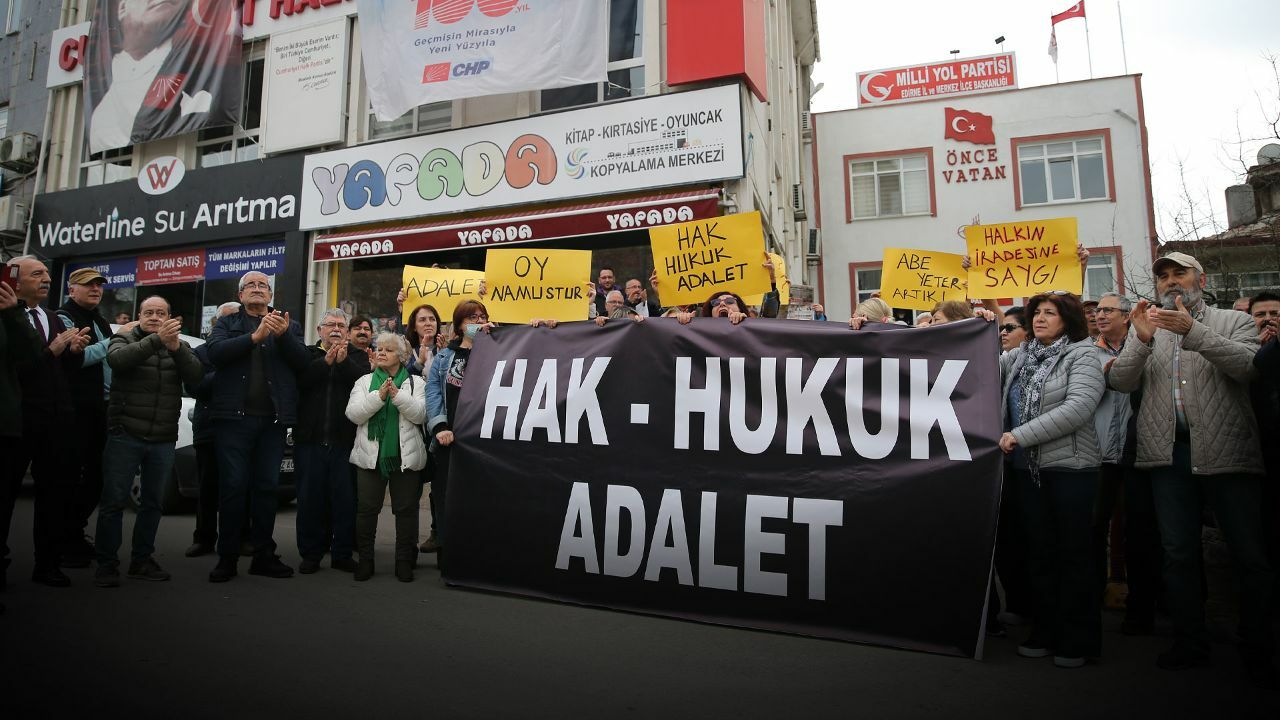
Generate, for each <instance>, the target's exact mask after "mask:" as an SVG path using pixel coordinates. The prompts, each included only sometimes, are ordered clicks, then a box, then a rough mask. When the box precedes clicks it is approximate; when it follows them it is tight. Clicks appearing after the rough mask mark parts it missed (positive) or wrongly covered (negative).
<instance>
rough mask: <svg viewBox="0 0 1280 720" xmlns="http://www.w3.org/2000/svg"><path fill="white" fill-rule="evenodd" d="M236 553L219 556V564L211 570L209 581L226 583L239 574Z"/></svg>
mask: <svg viewBox="0 0 1280 720" xmlns="http://www.w3.org/2000/svg"><path fill="white" fill-rule="evenodd" d="M237 559H238V558H237V557H236V556H235V555H229V556H227V557H220V558H218V564H217V565H216V566H215V567H214V568H213V570H211V571H210V572H209V582H213V583H224V582H227V581H228V580H230V579H231V578H233V577H235V576H236V575H237V573H236V561H237Z"/></svg>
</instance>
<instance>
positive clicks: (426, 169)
mask: <svg viewBox="0 0 1280 720" xmlns="http://www.w3.org/2000/svg"><path fill="white" fill-rule="evenodd" d="M742 157H743V153H742V115H741V109H740V106H739V89H738V86H737V85H724V86H720V87H713V88H707V89H704V90H694V91H691V92H681V93H671V94H668V95H660V96H657V97H652V98H643V99H639V100H630V101H625V102H619V103H610V104H608V105H602V106H598V107H592V108H587V109H584V110H574V111H569V112H562V113H554V114H550V115H542V116H538V117H531V118H525V119H521V120H513V121H509V122H502V123H496V124H493V125H485V126H480V127H473V128H465V129H462V130H456V131H453V132H444V133H436V134H432V135H422V136H418V137H413V138H406V139H404V140H394V141H390V142H384V143H377V144H372V145H361V146H359V147H354V148H347V149H344V150H336V151H334V152H328V153H319V154H315V155H309V156H308V157H307V160H306V171H305V175H304V180H303V188H302V221H301V226H302V228H303V229H307V230H310V229H315V228H328V227H338V226H342V225H351V224H356V223H374V222H382V221H387V220H399V219H402V218H415V217H423V216H427V215H439V214H443V213H455V212H464V211H474V210H479V209H483V208H494V207H502V206H508V205H518V204H525V203H536V202H545V201H549V200H562V199H567V198H577V197H586V196H590V195H604V194H610V193H619V192H629V191H635V190H643V189H649V188H658V187H668V186H673V185H684V184H689V183H701V182H711V181H716V180H725V179H729V178H739V177H742V175H743V165H742Z"/></svg>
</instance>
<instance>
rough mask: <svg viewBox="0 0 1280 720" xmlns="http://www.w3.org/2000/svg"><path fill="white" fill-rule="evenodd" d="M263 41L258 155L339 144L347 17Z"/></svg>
mask: <svg viewBox="0 0 1280 720" xmlns="http://www.w3.org/2000/svg"><path fill="white" fill-rule="evenodd" d="M268 42H269V44H268V46H267V68H266V71H267V87H266V94H265V96H264V100H263V103H262V107H263V110H264V112H265V113H266V118H265V120H264V122H263V137H262V150H263V152H270V153H277V152H284V151H286V150H297V149H298V148H307V147H315V146H317V145H325V144H328V143H334V142H338V141H340V140H341V139H342V133H343V124H344V123H343V120H344V118H345V117H346V113H344V112H343V102H344V101H345V98H346V82H345V79H346V77H347V19H346V18H345V17H339V18H338V19H336V20H333V21H330V22H326V23H321V24H319V25H310V26H308V27H304V28H299V29H298V30H293V31H290V32H284V33H279V34H277V35H272V36H271V39H270V40H269V41H268ZM300 118H305V119H306V121H305V122H299V119H300Z"/></svg>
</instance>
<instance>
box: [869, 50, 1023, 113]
mask: <svg viewBox="0 0 1280 720" xmlns="http://www.w3.org/2000/svg"><path fill="white" fill-rule="evenodd" d="M1016 87H1018V73H1017V68H1016V66H1015V64H1014V56H1013V53H998V54H995V55H985V56H982V57H971V58H963V59H956V60H947V61H945V62H936V63H925V64H923V65H906V66H903V67H896V68H887V69H884V70H870V71H867V72H860V73H858V106H859V107H867V106H868V105H889V104H892V103H900V102H911V101H915V100H931V99H933V98H936V97H943V96H951V95H969V94H972V93H979V92H990V91H992V90H1012V89H1014V88H1016Z"/></svg>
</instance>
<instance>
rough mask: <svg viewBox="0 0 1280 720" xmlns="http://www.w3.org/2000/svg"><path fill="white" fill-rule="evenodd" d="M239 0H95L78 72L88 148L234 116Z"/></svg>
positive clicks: (238, 91) (239, 71)
mask: <svg viewBox="0 0 1280 720" xmlns="http://www.w3.org/2000/svg"><path fill="white" fill-rule="evenodd" d="M240 46H241V38H240V4H239V3H234V2H217V3H210V2H195V1H193V0H185V1H182V0H176V1H174V2H163V3H161V2H150V3H148V2H133V1H132V0H101V1H100V2H98V5H97V10H96V11H95V12H94V16H93V28H92V31H91V32H90V33H89V44H88V49H87V61H86V63H85V72H84V91H85V97H86V99H87V100H86V102H85V104H84V106H85V126H86V128H87V129H86V132H85V135H86V136H87V137H88V139H89V140H88V145H89V152H90V153H99V152H102V151H103V150H110V149H113V148H120V147H126V146H129V145H134V144H136V143H140V142H147V141H149V140H159V139H160V138H167V137H173V136H174V135H183V134H185V133H190V132H195V131H196V130H201V129H203V128H207V127H214V126H218V125H232V124H234V123H236V122H238V121H239V119H240V106H241V95H242V94H243V90H242V86H243V84H244V82H243V68H242V64H241V61H240Z"/></svg>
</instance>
